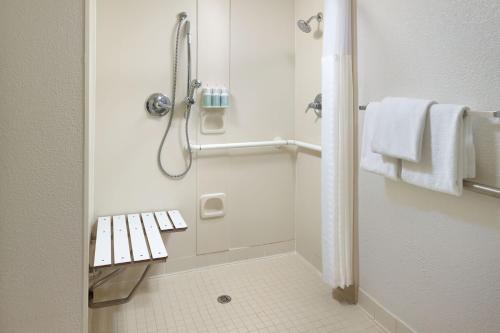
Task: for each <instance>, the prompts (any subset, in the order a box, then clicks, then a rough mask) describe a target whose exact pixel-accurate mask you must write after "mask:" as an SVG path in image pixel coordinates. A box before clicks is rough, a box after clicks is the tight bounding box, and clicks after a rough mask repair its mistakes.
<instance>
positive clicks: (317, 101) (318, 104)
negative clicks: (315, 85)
mask: <svg viewBox="0 0 500 333" xmlns="http://www.w3.org/2000/svg"><path fill="white" fill-rule="evenodd" d="M322 108H323V104H322V98H321V94H318V95H316V97H315V98H314V102H311V103H309V104H308V105H307V108H306V112H305V113H307V112H308V111H309V110H310V109H313V110H314V113H315V114H316V116H317V117H319V118H321V109H322Z"/></svg>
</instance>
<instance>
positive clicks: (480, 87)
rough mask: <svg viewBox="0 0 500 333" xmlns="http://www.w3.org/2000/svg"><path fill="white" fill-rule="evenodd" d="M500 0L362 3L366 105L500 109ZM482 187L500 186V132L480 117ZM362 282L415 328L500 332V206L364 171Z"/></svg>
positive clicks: (477, 122)
mask: <svg viewBox="0 0 500 333" xmlns="http://www.w3.org/2000/svg"><path fill="white" fill-rule="evenodd" d="M499 20H500V6H499V4H498V1H495V0H488V1H481V2H471V1H453V2H450V1H432V0H425V1H413V2H408V1H406V2H402V1H398V0H382V1H376V2H374V1H367V0H358V47H359V50H358V54H359V56H358V62H359V99H360V103H361V104H366V103H368V102H370V101H373V100H378V99H381V98H382V97H384V96H386V95H395V96H399V95H401V96H412V97H425V98H434V99H437V100H438V101H440V102H446V103H465V104H468V105H470V106H471V107H473V108H474V109H477V110H493V109H498V108H499V106H500V97H499V94H498V88H499V87H500V63H499V60H498V54H499V52H500V42H499V39H498V22H499ZM475 140H476V143H477V147H478V168H479V173H480V177H479V178H480V180H481V181H483V182H486V183H489V184H492V185H495V184H496V186H499V185H500V178H499V177H500V163H499V161H500V128H499V125H498V124H492V123H488V121H487V120H484V119H483V120H481V119H476V120H475ZM359 177H360V184H359V199H360V203H359V204H360V207H359V240H360V285H361V288H362V289H363V290H364V291H365V292H366V293H367V294H369V295H370V296H372V297H373V298H375V299H376V300H378V301H379V302H380V303H381V304H382V305H383V306H385V307H386V308H387V309H388V310H389V311H391V312H392V313H393V314H394V315H396V316H397V317H399V318H400V319H402V320H403V321H405V322H406V323H407V324H409V326H411V327H413V328H414V329H415V330H416V331H417V332H440V333H447V332H453V333H459V332H498V331H500V317H499V316H498V313H499V312H500V252H499V251H498V249H499V244H500V205H499V202H498V199H494V198H490V197H487V196H483V195H479V194H475V193H471V192H465V193H464V196H463V197H461V198H455V197H452V196H448V195H444V194H439V193H436V192H431V191H427V190H424V189H420V188H416V187H412V186H410V185H406V184H402V183H394V182H391V181H385V180H384V179H383V178H381V177H378V176H375V175H372V174H369V173H366V172H360V174H359Z"/></svg>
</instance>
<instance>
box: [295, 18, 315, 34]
mask: <svg viewBox="0 0 500 333" xmlns="http://www.w3.org/2000/svg"><path fill="white" fill-rule="evenodd" d="M297 26H298V27H299V29H300V30H302V31H303V32H305V33H306V34H308V33H310V32H311V30H312V29H311V25H310V24H309V23H307V22H306V21H304V20H298V21H297Z"/></svg>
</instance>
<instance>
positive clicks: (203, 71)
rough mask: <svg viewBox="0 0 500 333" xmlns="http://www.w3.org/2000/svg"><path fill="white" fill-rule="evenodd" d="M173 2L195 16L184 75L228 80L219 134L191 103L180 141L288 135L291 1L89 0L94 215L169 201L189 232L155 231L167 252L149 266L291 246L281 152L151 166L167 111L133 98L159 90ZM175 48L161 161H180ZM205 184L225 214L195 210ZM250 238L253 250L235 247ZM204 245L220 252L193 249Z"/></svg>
mask: <svg viewBox="0 0 500 333" xmlns="http://www.w3.org/2000/svg"><path fill="white" fill-rule="evenodd" d="M197 6H198V7H197ZM117 8H119V10H117ZM151 8H156V10H151ZM197 9H198V11H197ZM180 11H186V12H188V14H189V17H190V19H191V21H192V24H193V26H192V29H193V31H196V28H197V27H196V23H198V24H199V25H200V27H199V29H198V33H199V36H198V37H199V43H198V47H199V50H198V52H196V45H197V40H196V38H195V40H194V45H195V47H194V53H195V55H196V53H198V54H199V55H200V56H198V57H196V56H195V58H194V60H193V63H194V64H195V70H194V72H193V76H198V77H199V79H200V80H201V81H203V82H204V83H205V84H212V85H213V84H224V85H226V86H229V87H230V88H231V93H232V101H231V103H232V105H231V107H230V108H229V109H228V110H226V112H225V115H224V117H225V122H226V132H225V133H224V134H217V135H215V134H211V135H207V134H202V133H201V132H200V127H199V120H200V114H201V113H200V110H199V107H198V106H195V107H194V108H193V114H192V117H191V138H192V142H197V143H213V142H238V141H250V140H269V139H273V138H274V137H277V136H280V137H284V138H291V137H293V122H294V114H293V93H294V86H293V82H294V77H293V75H294V54H293V53H294V39H293V38H294V30H295V26H294V17H293V12H294V8H293V1H291V0H275V1H272V2H269V1H265V0H259V1H247V0H233V1H231V2H230V1H228V0H210V1H205V0H204V1H203V2H198V4H197V1H195V0H189V1H182V2H180V1H174V0H169V1H153V0H150V1H148V2H147V3H144V2H140V3H139V2H137V1H132V0H129V1H116V0H105V1H99V2H98V7H97V96H96V100H97V110H96V139H95V141H96V148H95V149H96V154H95V157H96V158H95V214H96V216H99V215H104V214H115V213H123V212H138V211H146V210H153V209H171V208H177V209H180V210H181V212H182V214H183V215H184V217H185V219H186V221H187V223H188V225H189V230H188V231H187V232H185V233H176V234H169V235H168V236H166V237H167V244H168V251H169V260H168V262H167V264H166V265H155V266H156V267H155V269H156V272H157V273H162V272H165V271H171V270H177V269H185V268H189V267H192V266H193V265H194V266H196V265H200V264H206V263H214V262H220V261H227V260H232V259H238V258H240V257H245V256H248V255H251V256H258V255H264V254H269V253H272V252H273V251H283V250H293V245H294V218H293V215H294V214H293V205H294V172H295V171H294V170H295V169H294V157H293V154H291V153H290V152H288V151H287V150H285V149H284V150H282V151H281V152H278V153H277V152H274V151H272V152H270V151H269V150H266V149H264V150H248V151H239V152H227V153H224V152H219V153H214V152H208V153H206V152H203V153H198V154H197V156H196V157H195V160H194V164H193V169H192V170H191V172H190V173H189V174H188V175H187V177H185V178H184V179H183V180H180V181H173V180H169V179H167V178H166V177H164V176H163V175H162V174H161V173H160V171H159V170H158V166H157V164H156V152H157V149H158V144H159V141H160V139H161V135H162V133H163V130H164V128H165V125H166V121H167V119H166V117H165V118H161V119H154V118H151V117H149V116H148V115H147V113H146V111H145V110H144V100H145V99H146V97H147V96H148V95H149V94H150V93H152V92H157V91H161V92H163V93H165V94H166V95H168V96H170V94H171V92H170V85H171V67H172V65H171V56H172V46H171V44H172V43H170V42H169V41H171V40H172V37H173V27H174V24H175V20H176V14H177V13H178V12H180ZM256 17H259V19H258V20H256V19H255V18H256ZM270 31H272V33H270ZM194 36H195V37H196V34H195V35H194ZM181 58H182V59H184V60H183V61H182V63H181V65H180V68H181V70H180V74H179V78H180V81H179V84H178V87H179V88H178V91H179V93H178V97H177V101H178V109H177V111H176V117H175V119H174V123H173V130H172V132H171V135H170V136H169V139H168V140H167V145H166V146H167V149H166V150H165V151H164V156H163V157H164V161H165V162H166V164H167V165H168V167H169V169H170V170H180V169H181V168H182V166H183V160H182V159H181V154H182V146H181V144H180V139H181V137H182V132H181V131H180V129H181V124H182V114H183V111H182V110H181V109H182V107H183V106H182V105H181V101H182V98H183V96H184V95H185V76H186V75H185V58H186V57H185V47H182V54H181ZM196 65H197V68H196ZM196 69H197V70H196ZM195 73H198V75H196V74H195ZM203 112H204V111H203ZM208 112H213V111H208ZM182 140H184V138H183V137H182ZM215 192H224V193H226V216H225V217H223V218H219V219H213V220H201V219H200V218H199V197H200V195H202V194H207V193H215ZM270 244H271V245H272V244H276V246H275V247H273V246H271V247H270ZM256 246H263V248H261V249H259V250H256V251H246V252H245V253H242V252H241V250H242V249H251V248H254V247H256ZM227 250H234V251H227ZM221 251H222V252H221ZM214 252H220V253H219V254H218V255H216V256H215V257H210V258H211V259H207V260H205V259H200V258H196V257H195V256H196V254H198V255H201V254H208V253H214ZM230 252H231V253H233V254H230ZM240 255H241V256H240ZM169 267H170V268H169ZM173 267H176V268H175V269H174V268H173Z"/></svg>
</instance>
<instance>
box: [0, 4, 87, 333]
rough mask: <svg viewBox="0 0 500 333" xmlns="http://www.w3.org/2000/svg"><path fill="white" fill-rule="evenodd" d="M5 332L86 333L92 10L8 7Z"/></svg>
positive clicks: (3, 62) (1, 104) (2, 211)
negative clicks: (87, 30) (87, 69)
mask: <svg viewBox="0 0 500 333" xmlns="http://www.w3.org/2000/svg"><path fill="white" fill-rule="evenodd" d="M1 7H2V8H1V10H0V49H1V51H0V152H1V153H0V265H1V267H2V268H1V270H0V288H1V289H0V295H1V297H0V327H1V329H0V330H1V331H2V332H81V330H82V327H84V323H83V321H82V310H83V307H82V305H83V298H82V297H83V276H84V274H83V271H82V268H83V263H82V260H83V259H82V258H83V255H82V254H83V139H84V137H83V121H84V61H83V55H84V1H65V2H64V3H61V2H60V1H26V0H22V1H20V0H15V1H14V0H9V1H2V3H1Z"/></svg>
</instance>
